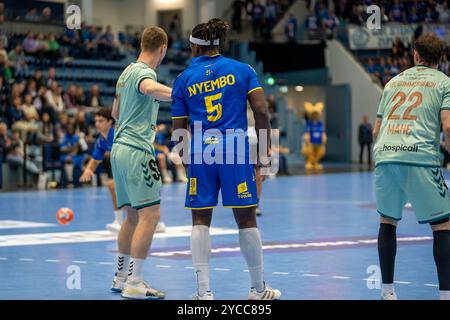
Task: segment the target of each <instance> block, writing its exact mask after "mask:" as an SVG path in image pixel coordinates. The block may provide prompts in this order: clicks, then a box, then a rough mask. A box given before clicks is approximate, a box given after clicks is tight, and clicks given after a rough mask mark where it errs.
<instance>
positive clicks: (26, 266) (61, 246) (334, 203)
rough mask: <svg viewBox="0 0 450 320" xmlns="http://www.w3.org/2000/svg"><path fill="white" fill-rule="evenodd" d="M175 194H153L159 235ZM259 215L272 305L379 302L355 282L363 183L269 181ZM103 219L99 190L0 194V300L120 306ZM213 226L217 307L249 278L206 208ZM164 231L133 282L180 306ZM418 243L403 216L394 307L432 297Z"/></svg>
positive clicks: (234, 240) (365, 238)
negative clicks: (67, 215) (64, 215)
mask: <svg viewBox="0 0 450 320" xmlns="http://www.w3.org/2000/svg"><path fill="white" fill-rule="evenodd" d="M184 192H185V185H184V184H174V185H165V186H164V188H163V203H162V220H163V221H164V222H165V223H166V225H167V226H168V227H183V226H184V227H189V226H190V223H191V217H190V212H188V211H185V210H184V209H183V204H184ZM61 207H69V208H71V209H72V210H73V211H74V212H75V220H74V221H73V222H72V224H70V225H69V226H59V225H57V224H56V219H55V214H56V212H57V210H58V209H59V208H61ZM261 208H262V210H263V216H262V217H260V218H258V219H259V220H258V221H259V226H260V228H261V230H262V236H263V242H264V245H265V274H266V279H267V281H268V283H269V284H270V285H271V286H273V287H275V288H279V289H280V290H281V291H282V293H283V297H282V298H283V299H379V291H378V290H370V289H368V287H367V281H366V280H364V279H366V278H367V277H369V276H370V275H371V274H369V273H367V269H368V268H369V267H370V266H373V265H377V264H378V257H377V250H376V238H377V233H378V221H379V219H378V215H377V213H376V210H375V204H374V194H373V174H372V173H342V174H328V175H316V176H296V177H287V178H278V179H275V180H269V181H267V182H265V183H264V191H263V198H262V205H261ZM111 220H112V205H111V200H110V196H109V193H108V191H107V190H106V189H89V188H86V189H80V190H66V191H50V192H19V193H2V194H0V273H1V286H2V290H1V291H0V299H106V300H108V299H121V298H120V295H117V294H113V293H111V292H110V291H109V286H110V284H111V280H112V276H113V273H114V263H115V256H116V244H115V241H114V240H113V239H112V237H111V236H110V235H108V233H107V232H105V225H106V224H107V223H110V222H111ZM24 222H34V223H41V224H43V225H41V224H39V225H33V224H27V223H24ZM213 226H214V227H216V228H218V229H217V230H215V232H217V235H215V236H213V237H212V244H213V248H214V251H213V259H212V265H211V269H212V270H211V273H212V275H211V276H212V279H211V280H212V289H213V290H214V291H215V295H216V298H217V299H245V298H246V297H247V291H248V286H249V275H248V273H247V272H245V269H246V266H245V263H244V260H243V258H242V257H241V256H240V253H239V251H238V237H237V234H236V233H235V229H236V225H235V223H234V221H233V216H232V214H231V211H230V210H228V209H222V208H218V209H216V211H215V215H214V218H213ZM169 230H171V231H170V233H168V234H167V235H165V236H159V237H158V238H156V239H155V240H154V244H153V250H152V252H151V253H150V254H151V256H150V259H149V260H148V262H147V268H146V271H145V273H144V275H145V277H146V279H147V280H148V281H149V282H150V284H151V285H152V286H155V287H157V288H160V289H162V290H164V291H166V293H167V299H189V298H190V296H191V294H192V293H194V292H195V282H194V276H193V271H192V269H191V260H190V256H189V252H188V251H187V250H189V237H188V236H187V235H188V234H189V232H188V231H186V228H184V229H183V228H179V229H176V228H175V229H173V228H169ZM95 231H98V232H95ZM430 237H431V231H430V228H429V226H428V225H418V224H417V223H416V220H415V217H414V214H413V212H412V211H411V210H408V209H406V210H405V213H404V219H403V222H402V223H401V225H400V226H399V229H398V238H399V240H400V243H399V247H398V253H397V265H396V280H397V281H398V284H397V293H398V295H399V298H400V299H437V298H438V288H437V287H436V284H437V276H436V271H435V267H434V260H433V256H432V241H431V238H430ZM73 265H75V266H78V267H79V270H80V275H81V277H80V281H81V282H80V284H81V288H80V289H79V290H77V289H75V290H70V289H68V286H67V282H68V279H69V280H70V279H72V278H70V276H71V275H70V274H68V273H67V270H68V267H70V266H73ZM69 271H70V270H69ZM69 282H70V281H69ZM69 287H70V286H69Z"/></svg>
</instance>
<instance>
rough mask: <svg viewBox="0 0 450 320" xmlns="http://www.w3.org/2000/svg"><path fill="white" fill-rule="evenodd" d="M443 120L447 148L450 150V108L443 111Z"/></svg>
mask: <svg viewBox="0 0 450 320" xmlns="http://www.w3.org/2000/svg"><path fill="white" fill-rule="evenodd" d="M441 122H442V131H443V132H444V138H445V141H444V142H445V148H446V149H447V151H449V152H450V110H442V111H441Z"/></svg>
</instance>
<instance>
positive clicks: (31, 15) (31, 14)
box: [24, 7, 41, 22]
mask: <svg viewBox="0 0 450 320" xmlns="http://www.w3.org/2000/svg"><path fill="white" fill-rule="evenodd" d="M24 20H27V21H33V22H37V21H40V20H41V18H40V16H39V13H38V10H37V8H35V7H32V8H31V9H30V10H28V12H27V13H26V14H25V17H24Z"/></svg>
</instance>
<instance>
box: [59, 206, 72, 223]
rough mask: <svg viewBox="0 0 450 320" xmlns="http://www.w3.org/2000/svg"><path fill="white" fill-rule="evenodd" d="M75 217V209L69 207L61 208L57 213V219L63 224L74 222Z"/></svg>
mask: <svg viewBox="0 0 450 320" xmlns="http://www.w3.org/2000/svg"><path fill="white" fill-rule="evenodd" d="M73 218H74V214H73V211H72V210H71V209H69V208H61V209H59V210H58V212H57V213H56V219H57V220H58V223H59V224H61V225H66V224H69V223H70V222H72V220H73Z"/></svg>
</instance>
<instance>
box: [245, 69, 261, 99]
mask: <svg viewBox="0 0 450 320" xmlns="http://www.w3.org/2000/svg"><path fill="white" fill-rule="evenodd" d="M247 73H248V78H247V79H248V83H247V94H250V93H252V92H253V91H256V90H259V89H262V87H261V84H260V83H259V80H258V75H257V74H256V71H255V69H253V68H252V67H251V66H250V65H247Z"/></svg>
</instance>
